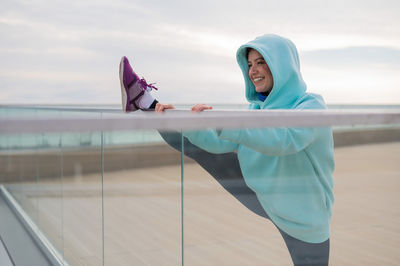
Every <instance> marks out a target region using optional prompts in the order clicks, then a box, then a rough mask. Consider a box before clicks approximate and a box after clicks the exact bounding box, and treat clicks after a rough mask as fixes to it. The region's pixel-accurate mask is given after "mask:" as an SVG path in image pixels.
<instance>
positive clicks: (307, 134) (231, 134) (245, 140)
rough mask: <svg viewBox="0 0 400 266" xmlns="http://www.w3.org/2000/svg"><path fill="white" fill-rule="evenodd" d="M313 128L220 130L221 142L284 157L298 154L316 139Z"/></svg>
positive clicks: (316, 132) (316, 131) (315, 131)
mask: <svg viewBox="0 0 400 266" xmlns="http://www.w3.org/2000/svg"><path fill="white" fill-rule="evenodd" d="M317 134H318V130H316V129H315V128H267V129H242V130H222V131H220V132H219V135H218V137H219V138H220V139H221V140H225V141H230V142H233V143H237V144H241V145H243V146H245V147H248V148H250V149H252V150H255V151H257V152H260V153H262V154H264V155H269V156H284V155H290V154H295V153H298V152H299V151H301V150H303V149H305V148H306V147H307V146H308V145H310V144H311V143H312V142H313V141H314V140H315V138H316V137H317Z"/></svg>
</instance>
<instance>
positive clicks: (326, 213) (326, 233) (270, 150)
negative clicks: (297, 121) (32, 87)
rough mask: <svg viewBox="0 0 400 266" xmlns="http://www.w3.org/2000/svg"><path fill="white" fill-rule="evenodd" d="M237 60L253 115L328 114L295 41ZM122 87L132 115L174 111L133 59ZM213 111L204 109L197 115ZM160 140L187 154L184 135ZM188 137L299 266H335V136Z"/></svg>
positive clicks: (270, 132) (194, 154) (323, 131)
mask: <svg viewBox="0 0 400 266" xmlns="http://www.w3.org/2000/svg"><path fill="white" fill-rule="evenodd" d="M236 59H237V61H238V63H239V66H240V68H241V70H242V73H243V77H244V80H245V92H246V98H247V100H248V101H249V103H250V105H249V109H254V110H257V109H297V110H302V109H325V108H326V106H325V103H324V101H323V99H322V97H321V96H319V95H316V94H311V93H307V92H306V89H307V86H306V84H305V82H304V80H303V78H302V76H301V73H300V63H299V57H298V54H297V49H296V47H295V45H294V44H293V43H292V42H291V41H290V40H288V39H286V38H283V37H280V36H277V35H263V36H260V37H258V38H256V39H255V40H253V41H251V42H248V43H246V44H244V45H242V46H241V47H240V48H239V49H238V51H237V53H236ZM120 83H121V92H122V109H123V111H125V112H129V111H136V110H138V109H141V110H155V111H156V112H163V111H164V110H165V109H173V108H174V106H173V105H171V104H161V103H158V101H157V100H155V99H154V98H153V97H152V96H151V95H150V91H151V90H152V89H155V87H154V86H153V85H152V84H148V83H146V82H145V80H144V79H140V78H139V76H138V75H137V74H136V73H135V72H133V70H132V67H131V66H130V64H129V61H128V59H127V58H126V57H123V58H122V60H121V64H120ZM211 108H212V107H211V106H208V105H205V104H197V105H195V106H193V107H192V111H194V112H202V111H204V110H209V109H211ZM160 134H161V136H162V137H163V138H164V140H165V141H166V142H167V143H168V144H169V145H170V146H171V147H173V148H175V149H176V150H178V151H179V150H180V144H179V145H177V143H180V140H181V135H180V133H165V132H160ZM184 137H185V140H184V141H185V149H184V150H185V151H184V153H185V155H186V156H188V157H190V158H192V159H193V160H195V161H196V162H197V163H198V164H199V165H200V166H201V167H203V168H204V169H205V170H206V171H207V172H208V173H210V174H211V175H212V176H213V177H214V178H215V179H216V180H217V181H218V182H219V183H220V184H221V185H222V187H224V188H225V189H226V190H227V191H228V192H229V193H231V194H232V195H233V196H234V197H235V198H236V199H237V200H238V201H239V202H240V203H241V204H243V205H244V206H245V207H247V208H248V209H249V210H251V211H252V212H254V213H256V214H258V215H260V216H262V217H264V218H266V219H268V220H270V221H272V223H273V224H274V225H275V226H276V227H277V229H278V231H279V232H280V234H281V235H282V237H283V239H284V241H285V243H286V245H287V247H288V250H289V253H290V255H291V257H292V260H293V262H294V264H295V265H328V261H329V245H330V244H329V243H330V242H329V238H330V220H331V212H332V204H333V180H332V172H333V169H334V160H333V138H332V131H331V129H330V128H262V129H260V128H257V129H240V130H232V129H218V130H216V129H208V130H201V131H189V132H185V133H184ZM233 177H234V178H233ZM232 179H235V181H237V182H238V184H240V189H239V191H238V189H237V188H233V187H232V186H231V185H230V184H231V183H230V182H229V181H232ZM293 188H295V190H293ZM244 195H245V196H244Z"/></svg>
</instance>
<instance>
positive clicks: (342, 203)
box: [331, 131, 400, 265]
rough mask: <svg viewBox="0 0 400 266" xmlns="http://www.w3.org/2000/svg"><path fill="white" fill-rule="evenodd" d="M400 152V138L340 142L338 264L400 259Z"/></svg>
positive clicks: (334, 246)
mask: <svg viewBox="0 0 400 266" xmlns="http://www.w3.org/2000/svg"><path fill="white" fill-rule="evenodd" d="M381 134H382V132H381V131H378V132H377V135H376V137H377V138H378V139H381ZM398 136H400V134H399V135H398ZM355 141H357V140H355ZM399 152H400V141H399V140H397V141H392V142H375V143H374V142H370V143H365V144H364V145H351V146H349V145H348V146H340V147H337V148H335V161H336V169H335V204H334V206H333V217H332V233H331V235H332V237H331V254H332V255H331V262H332V264H333V265H348V264H357V265H396V264H397V263H398V261H399V259H400V257H399V253H398V247H399V242H398V235H399V232H400V227H399V224H400V213H399V208H398V206H399V204H400V198H399V189H400V183H399V177H400V164H399V162H400V161H399V159H398V158H399V157H398V154H399Z"/></svg>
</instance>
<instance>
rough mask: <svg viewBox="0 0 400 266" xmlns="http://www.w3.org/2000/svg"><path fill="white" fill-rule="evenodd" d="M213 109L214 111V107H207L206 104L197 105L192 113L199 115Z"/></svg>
mask: <svg viewBox="0 0 400 266" xmlns="http://www.w3.org/2000/svg"><path fill="white" fill-rule="evenodd" d="M211 109H212V106H208V105H205V104H196V105H194V106H193V107H192V112H196V113H199V112H202V111H204V110H211Z"/></svg>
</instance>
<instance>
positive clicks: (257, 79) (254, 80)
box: [253, 78, 264, 83]
mask: <svg viewBox="0 0 400 266" xmlns="http://www.w3.org/2000/svg"><path fill="white" fill-rule="evenodd" d="M263 79H264V78H253V82H254V83H256V82H259V81H261V80H263Z"/></svg>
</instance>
